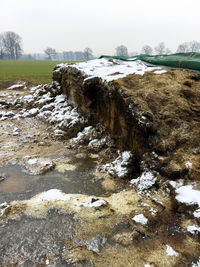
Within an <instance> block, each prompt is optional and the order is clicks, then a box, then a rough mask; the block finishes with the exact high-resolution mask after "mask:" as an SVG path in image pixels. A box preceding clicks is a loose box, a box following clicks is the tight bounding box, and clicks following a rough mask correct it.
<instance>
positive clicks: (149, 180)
mask: <svg viewBox="0 0 200 267" xmlns="http://www.w3.org/2000/svg"><path fill="white" fill-rule="evenodd" d="M155 182H156V177H155V176H154V175H153V173H152V172H143V173H142V175H141V176H139V177H138V178H137V179H132V180H131V181H130V183H131V184H132V185H135V186H136V187H137V190H138V193H139V194H141V193H143V192H144V191H145V190H147V189H149V188H151V187H152V185H154V184H155Z"/></svg>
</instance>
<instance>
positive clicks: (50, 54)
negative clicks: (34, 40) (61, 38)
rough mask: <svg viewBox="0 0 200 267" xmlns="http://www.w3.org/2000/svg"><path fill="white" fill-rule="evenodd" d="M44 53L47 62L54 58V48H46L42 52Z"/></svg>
mask: <svg viewBox="0 0 200 267" xmlns="http://www.w3.org/2000/svg"><path fill="white" fill-rule="evenodd" d="M44 53H45V54H46V55H47V57H48V60H52V59H53V57H55V56H56V50H55V49H54V48H51V47H47V48H46V49H45V50H44Z"/></svg>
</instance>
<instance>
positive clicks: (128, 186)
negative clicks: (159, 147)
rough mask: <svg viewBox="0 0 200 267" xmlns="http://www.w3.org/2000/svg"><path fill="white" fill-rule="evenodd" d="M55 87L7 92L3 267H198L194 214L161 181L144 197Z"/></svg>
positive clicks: (3, 97) (0, 185)
mask: <svg viewBox="0 0 200 267" xmlns="http://www.w3.org/2000/svg"><path fill="white" fill-rule="evenodd" d="M55 87H57V88H58V84H56V85H55V84H52V85H49V86H46V87H44V86H40V87H37V88H30V87H27V88H25V89H24V87H22V88H20V89H12V90H8V89H5V88H2V89H1V90H0V104H1V107H0V108H1V110H0V112H1V115H0V146H1V150H0V166H1V167H0V202H1V203H2V204H0V240H1V242H0V264H1V266H105V267H107V266H146V267H147V266H199V265H198V261H199V257H200V244H199V238H200V231H198V230H195V231H193V232H191V231H188V228H187V227H188V226H191V225H196V227H198V225H199V219H198V218H196V217H194V216H193V213H192V212H193V211H194V210H195V207H193V206H192V207H190V208H188V209H186V207H185V206H184V205H183V204H181V203H178V202H177V201H176V200H175V188H174V187H173V186H172V185H171V184H170V183H169V181H170V180H167V179H166V178H165V177H161V176H160V175H157V174H155V175H156V176H157V181H156V182H154V183H151V184H150V186H149V188H146V189H147V190H144V191H141V192H139V191H138V190H139V189H141V188H140V187H135V186H134V183H130V180H131V178H135V177H129V179H127V177H126V169H127V170H128V171H129V169H130V166H129V165H128V164H127V163H126V158H128V159H130V158H129V154H128V152H127V153H126V154H120V153H121V152H119V151H118V150H117V147H115V145H114V144H113V143H112V139H110V137H109V135H108V134H107V133H106V131H105V129H104V127H103V126H102V127H101V126H98V127H97V128H96V129H94V127H92V126H90V122H88V121H86V120H84V119H83V118H82V117H81V116H82V115H79V113H78V111H77V110H74V109H72V108H71V107H70V106H69V105H68V104H67V105H66V104H65V101H64V98H62V97H60V94H61V93H60V92H56V90H55ZM58 91H59V90H58ZM49 92H50V94H49V95H48V93H49ZM57 94H58V96H59V97H57ZM56 97H57V98H56ZM63 97H64V96H63ZM55 99H56V100H55ZM57 107H58V109H59V110H62V108H64V109H65V110H66V109H68V110H69V113H67V114H66V113H64V114H63V113H58V112H57V111H56V109H57ZM49 111H50V112H55V116H57V120H58V123H57V122H55V121H53V120H52V119H51V121H48V120H49V119H47V114H49V113H48V112H49ZM56 112H57V113H56ZM45 116H46V117H45ZM63 118H64V121H65V124H62V121H63ZM66 125H67V126H66ZM90 127H91V128H90ZM68 129H70V130H68ZM85 129H86V130H85ZM121 161H122V162H123V164H124V165H123V164H121V163H120V162H121ZM106 162H107V164H108V165H106V164H105V163H106ZM112 162H114V163H112ZM111 163H112V164H111ZM120 164H121V165H120ZM102 166H103V167H102ZM119 167H120V170H121V172H120V173H119V172H117V171H118V169H117V168H119ZM189 167H190V166H189ZM121 173H122V174H123V175H125V176H124V177H123V178H126V179H120V178H117V177H116V176H117V175H116V174H118V176H120V175H121ZM127 173H128V172H127ZM138 175H141V173H140V174H138ZM143 175H145V174H143ZM149 175H150V174H149ZM146 177H147V176H146ZM152 179H154V178H153V176H152ZM177 182H180V183H181V181H177ZM196 186H197V188H198V183H197V184H196ZM197 229H198V228H197Z"/></svg>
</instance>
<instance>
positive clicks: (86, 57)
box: [83, 47, 93, 60]
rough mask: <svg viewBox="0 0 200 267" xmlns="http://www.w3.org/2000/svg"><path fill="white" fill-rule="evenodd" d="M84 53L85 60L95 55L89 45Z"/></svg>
mask: <svg viewBox="0 0 200 267" xmlns="http://www.w3.org/2000/svg"><path fill="white" fill-rule="evenodd" d="M83 53H84V58H85V60H90V59H91V58H92V57H93V55H92V53H93V51H92V49H91V48H89V47H86V48H85V49H84V51H83Z"/></svg>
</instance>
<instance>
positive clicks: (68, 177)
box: [0, 155, 108, 203]
mask: <svg viewBox="0 0 200 267" xmlns="http://www.w3.org/2000/svg"><path fill="white" fill-rule="evenodd" d="M71 157H72V155H71ZM68 163H69V166H72V167H73V168H71V169H70V168H69V169H68V170H64V171H63V172H59V171H57V170H52V171H49V172H47V173H46V174H44V175H30V174H28V173H27V172H25V169H24V168H23V167H21V166H20V165H6V166H3V167H1V168H0V173H3V174H4V175H5V180H3V181H1V182H0V203H1V202H5V201H7V202H9V201H13V200H23V199H29V198H31V197H33V196H35V195H36V194H38V193H41V192H43V191H47V190H49V189H53V188H56V189H60V190H62V191H63V192H64V193H69V194H86V195H96V196H104V195H105V194H107V193H108V190H106V189H105V188H104V187H103V186H102V183H101V181H100V180H99V179H98V178H97V177H96V176H95V175H94V171H95V168H96V164H95V161H94V160H93V159H91V158H89V157H88V156H87V155H86V156H85V157H82V158H75V157H74V156H73V157H72V158H71V159H70V160H68Z"/></svg>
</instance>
